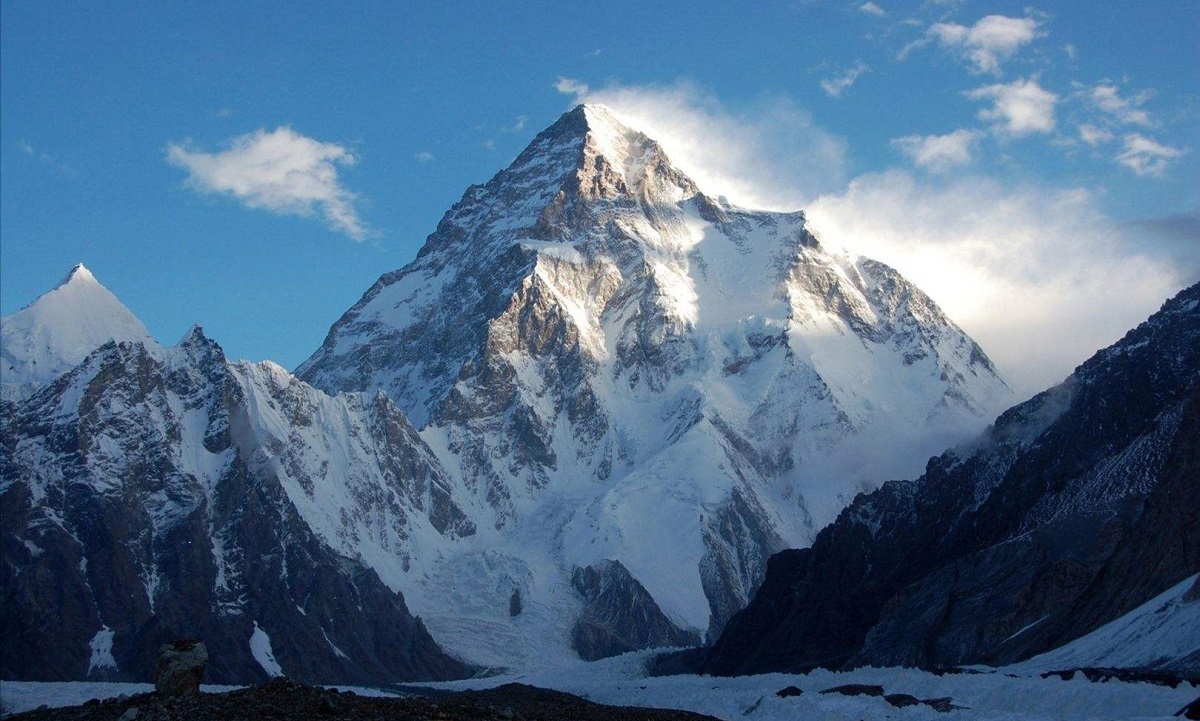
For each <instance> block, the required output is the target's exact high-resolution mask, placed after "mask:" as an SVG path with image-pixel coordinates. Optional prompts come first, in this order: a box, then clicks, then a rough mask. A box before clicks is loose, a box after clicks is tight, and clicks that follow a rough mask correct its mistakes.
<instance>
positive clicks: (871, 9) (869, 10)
mask: <svg viewBox="0 0 1200 721" xmlns="http://www.w3.org/2000/svg"><path fill="white" fill-rule="evenodd" d="M858 9H859V10H860V11H861V12H864V13H866V14H868V15H874V16H875V17H877V18H881V17H884V16H885V15H887V10H884V9H883V8H881V7H879V6H878V5H876V4H875V3H873V2H865V3H863V4H862V5H859V6H858Z"/></svg>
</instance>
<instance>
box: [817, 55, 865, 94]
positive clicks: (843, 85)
mask: <svg viewBox="0 0 1200 721" xmlns="http://www.w3.org/2000/svg"><path fill="white" fill-rule="evenodd" d="M868 70H870V68H869V67H867V64H866V63H864V62H863V61H861V60H860V61H858V62H857V63H855V64H854V66H853V67H850V68H847V69H845V70H843V71H842V72H840V73H838V74H837V75H834V76H833V77H832V78H825V79H824V80H822V81H821V89H822V90H824V91H825V93H826V94H827V95H829V96H830V97H832V98H840V97H841V96H842V93H844V92H846V89H847V88H849V87H850V86H851V85H853V84H854V81H855V80H858V76H860V75H862V74H863V73H865V72H867V71H868Z"/></svg>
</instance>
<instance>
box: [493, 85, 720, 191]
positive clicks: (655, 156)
mask: <svg viewBox="0 0 1200 721" xmlns="http://www.w3.org/2000/svg"><path fill="white" fill-rule="evenodd" d="M564 173H565V174H567V175H569V176H570V177H572V178H573V179H574V181H573V183H571V184H572V185H574V186H575V190H576V191H577V193H578V195H581V196H584V197H593V198H598V197H604V198H609V199H611V198H615V197H620V196H625V197H642V198H645V199H663V198H667V197H670V198H671V199H678V198H679V197H688V196H691V195H694V194H695V193H697V192H698V189H697V188H696V186H695V184H694V183H693V182H692V181H691V179H690V178H688V177H687V176H686V175H684V174H683V173H682V172H681V171H679V170H678V169H676V168H675V167H674V166H673V165H672V164H671V161H670V159H669V158H668V157H667V155H666V153H665V152H664V151H663V148H662V146H660V145H659V144H658V142H656V141H655V140H654V139H652V138H650V137H648V136H647V135H646V134H645V133H643V132H641V131H639V130H638V129H637V128H635V127H633V126H631V125H630V124H629V123H628V122H626V121H625V120H624V119H623V118H622V117H621V116H620V115H619V114H617V113H615V112H613V111H612V110H611V109H609V108H608V107H606V106H604V105H597V104H593V103H586V104H582V105H577V106H575V107H574V108H572V109H571V110H569V111H567V112H566V113H564V114H563V115H562V116H561V117H560V118H559V119H558V120H557V121H555V123H554V124H553V125H551V126H550V127H548V128H547V129H546V130H544V131H542V132H541V133H539V134H538V136H537V137H536V138H534V140H533V142H532V143H530V145H529V147H527V148H526V149H525V151H524V152H522V153H521V155H520V156H518V158H517V159H516V161H514V163H513V164H512V165H511V166H509V168H508V169H507V171H506V172H505V173H502V174H501V175H502V176H506V177H512V176H513V175H518V176H527V177H528V178H529V180H530V181H532V182H534V183H536V182H537V181H538V179H550V178H553V181H552V182H554V183H557V182H559V179H561V178H562V176H563V174H564Z"/></svg>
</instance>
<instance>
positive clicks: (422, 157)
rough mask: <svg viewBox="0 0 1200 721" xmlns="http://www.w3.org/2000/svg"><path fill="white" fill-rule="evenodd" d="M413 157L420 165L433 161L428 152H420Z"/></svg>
mask: <svg viewBox="0 0 1200 721" xmlns="http://www.w3.org/2000/svg"><path fill="white" fill-rule="evenodd" d="M413 157H414V158H416V159H417V162H420V163H430V162H433V159H434V156H433V153H431V152H429V151H428V150H422V151H421V152H419V153H417V154H415V155H413Z"/></svg>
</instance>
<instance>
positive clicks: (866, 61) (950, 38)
mask: <svg viewBox="0 0 1200 721" xmlns="http://www.w3.org/2000/svg"><path fill="white" fill-rule="evenodd" d="M0 33H2V37H0V55H2V57H0V61H2V62H0V112H2V122H0V159H2V161H3V162H2V163H0V210H2V213H0V273H2V281H3V282H2V283H0V309H2V312H3V313H4V314H9V313H12V312H14V311H16V310H18V309H19V308H20V307H22V306H23V305H25V304H26V303H28V302H30V301H31V300H32V299H33V298H35V297H36V296H37V295H38V294H39V293H41V292H44V291H45V290H47V289H48V288H49V287H51V286H52V285H53V284H54V283H55V282H57V280H58V279H59V278H60V277H61V276H62V275H63V274H64V273H65V272H66V271H67V270H68V269H69V267H70V266H71V265H73V264H74V263H76V262H80V261H82V262H84V263H85V264H87V265H88V267H89V268H91V269H92V271H93V272H94V273H95V274H96V276H97V277H98V278H99V279H100V280H101V282H103V283H104V284H105V285H106V286H108V287H109V288H110V289H111V290H113V292H115V293H116V294H117V295H118V296H119V297H120V298H121V299H122V300H123V301H124V302H125V303H126V305H128V306H129V307H130V308H131V309H132V310H133V311H134V312H135V313H136V314H137V315H138V316H139V317H140V318H141V319H142V320H143V321H144V322H145V323H146V325H147V326H148V327H149V329H150V330H151V332H152V333H154V334H155V335H156V336H157V337H158V338H159V339H160V340H163V341H164V342H168V343H173V342H175V340H176V339H177V338H178V337H179V336H181V335H182V334H183V333H184V332H185V331H186V330H187V328H188V327H189V326H190V325H191V323H193V322H197V321H198V322H201V323H202V324H203V325H204V326H205V328H206V330H207V331H208V332H209V333H210V335H212V336H213V337H214V338H216V339H217V340H218V341H220V342H221V343H222V345H223V346H224V347H225V348H226V350H227V352H228V353H229V355H230V356H232V357H238V358H249V359H253V360H258V359H263V358H270V359H273V360H276V361H278V362H280V363H282V364H283V365H285V366H288V367H294V366H295V365H297V364H298V363H299V362H300V361H302V360H303V359H304V358H305V357H306V356H307V355H308V354H309V353H310V352H311V351H312V350H314V349H315V348H316V347H317V346H318V345H319V344H320V342H321V341H322V339H323V337H324V335H325V333H326V331H327V330H328V327H329V325H330V324H331V323H332V322H333V321H334V320H336V319H337V318H338V316H339V315H340V314H341V313H342V312H343V311H344V310H345V309H347V308H348V307H349V306H350V305H351V304H353V303H354V302H355V301H356V300H357V299H358V297H359V296H360V295H361V294H362V292H363V291H365V290H366V289H367V288H368V287H369V286H370V284H371V283H372V282H373V281H374V280H375V279H376V278H377V277H378V276H379V275H380V274H381V273H383V272H386V271H388V270H392V269H394V268H398V267H400V266H402V265H404V264H405V263H407V262H408V261H409V260H411V259H412V258H413V256H414V255H415V254H416V252H417V250H418V248H419V247H420V245H421V243H422V242H423V240H424V238H425V236H426V235H428V233H430V232H431V231H432V230H433V228H434V226H435V225H436V223H437V221H438V219H439V218H440V217H441V215H442V213H443V212H445V210H446V209H448V208H449V206H450V205H451V204H452V203H453V202H455V201H456V200H457V199H458V198H459V197H460V196H461V194H462V192H463V191H464V190H465V189H466V187H467V185H469V184H471V183H480V182H484V181H486V180H487V179H488V178H489V177H491V175H493V174H494V173H495V172H496V171H498V170H499V169H501V168H502V167H504V166H505V165H506V164H507V163H508V162H509V161H510V160H511V159H512V158H513V157H514V156H515V155H516V153H517V152H519V151H520V149H521V148H523V147H524V145H525V144H526V143H528V142H529V140H530V139H531V138H532V137H533V135H534V134H536V132H537V131H538V130H540V129H541V128H543V127H545V126H546V125H549V124H550V123H551V122H553V121H554V119H555V118H556V117H557V116H558V115H559V114H560V113H561V112H563V111H564V110H566V109H567V108H569V107H570V106H571V105H573V104H574V103H575V102H577V101H579V100H590V101H599V102H605V103H606V104H609V105H610V106H611V107H613V108H614V109H615V110H616V111H618V113H620V114H622V115H624V116H625V117H627V118H629V119H630V120H631V121H636V123H637V124H638V125H639V126H640V127H642V129H644V130H646V131H647V132H648V133H649V134H650V135H652V136H655V137H658V139H660V140H662V141H663V142H664V145H666V147H667V150H668V153H670V154H671V155H672V157H673V158H674V159H676V160H677V161H678V162H679V163H680V164H681V165H683V166H684V169H685V170H688V171H689V172H692V173H693V174H694V175H695V176H696V178H697V180H698V181H700V183H701V186H702V187H703V188H705V189H706V190H709V191H710V192H714V193H726V194H728V195H730V197H731V198H733V199H734V200H737V201H739V202H743V203H746V204H757V205H767V206H771V207H788V208H792V207H806V208H811V209H812V217H813V219H814V224H816V225H818V226H819V227H818V230H822V229H824V231H825V234H826V235H828V236H830V237H831V238H833V237H834V236H836V238H837V239H838V240H840V241H844V244H845V245H847V246H848V247H852V248H853V249H859V250H863V251H864V252H868V253H869V254H873V255H876V256H879V257H881V258H882V259H884V260H886V261H888V262H892V263H893V264H895V265H897V267H899V268H900V269H901V270H902V271H903V272H905V273H907V274H908V275H910V277H914V279H916V280H917V282H918V283H919V284H921V285H922V286H923V287H926V288H927V290H929V291H930V292H931V293H932V294H933V295H934V297H935V299H937V300H938V301H939V302H941V303H942V304H943V306H945V307H946V308H947V310H948V311H949V312H950V313H951V315H952V316H953V317H955V318H956V319H957V320H959V322H960V323H962V324H963V325H964V326H965V327H966V328H967V330H968V331H970V332H972V333H973V334H975V335H976V336H977V337H978V338H980V340H981V342H983V343H984V346H985V349H987V350H988V351H989V352H990V353H992V355H993V356H994V357H996V358H997V359H998V361H1000V362H1001V364H1002V368H1005V369H1007V370H1009V372H1010V375H1015V376H1018V385H1028V386H1030V387H1036V386H1037V385H1038V384H1040V383H1043V382H1045V381H1047V380H1048V379H1053V378H1055V377H1057V376H1056V374H1057V375H1061V374H1062V373H1063V372H1064V369H1066V370H1069V368H1070V367H1071V365H1072V364H1073V363H1075V362H1078V361H1079V360H1082V358H1083V357H1084V356H1086V354H1087V352H1088V351H1090V350H1093V349H1094V348H1096V347H1099V345H1101V344H1103V343H1107V342H1111V341H1112V340H1114V339H1115V337H1116V336H1118V335H1119V334H1120V332H1121V331H1122V330H1123V329H1124V328H1126V327H1128V326H1129V325H1131V324H1132V323H1134V322H1136V320H1137V319H1139V318H1141V317H1144V316H1145V315H1146V314H1147V313H1148V312H1150V311H1152V310H1154V308H1156V307H1157V305H1158V303H1160V302H1161V300H1162V299H1163V298H1164V297H1165V295H1166V294H1168V293H1170V292H1173V291H1174V290H1177V289H1178V288H1179V287H1182V285H1183V284H1184V283H1187V282H1192V281H1194V280H1196V279H1198V277H1200V238H1198V235H1197V232H1198V231H1197V228H1198V227H1200V219H1198V215H1197V211H1198V208H1200V180H1198V179H1200V81H1198V79H1197V78H1198V73H1197V72H1196V70H1195V69H1196V68H1197V67H1200V50H1198V45H1200V44H1198V43H1196V41H1195V38H1196V37H1197V35H1198V33H1200V3H1195V2H1191V1H1185V0H1179V1H1177V2H1124V1H1122V2H1111V3H1110V2H1106V3H1102V4H1094V3H1080V2H1045V3H1035V4H1033V5H1028V4H1027V3H1025V2H1021V3H1015V2H984V1H983V0H963V1H962V2H953V1H949V2H947V1H943V2H938V1H935V0H928V1H926V2H891V1H887V0H876V2H861V1H858V0H855V1H854V2H841V1H835V0H821V1H817V0H810V1H805V0H798V1H795V2H779V3H768V2H763V3H756V4H754V5H753V7H749V6H735V5H734V4H728V3H644V2H630V3H622V2H608V3H586V4H585V3H533V2H526V3H483V2H479V3H455V4H450V3H434V2H429V3H403V4H402V3H383V2H379V3H336V4H335V3H295V2H289V3H255V4H247V3H225V2H203V3H134V2H124V3H94V4H82V3H56V2H45V3H43V2H30V1H18V0H14V1H12V2H5V3H4V4H3V5H0ZM659 136H662V137H659ZM231 148H232V151H231ZM264 154H265V155H270V156H271V157H273V158H275V159H276V160H283V161H286V162H288V163H294V164H295V168H296V169H297V172H298V173H299V174H300V176H301V177H302V179H303V181H304V183H303V184H302V185H303V187H296V186H295V185H289V184H288V183H280V182H277V181H278V179H272V178H270V177H264V176H263V175H262V173H263V172H265V171H263V166H261V165H256V164H255V163H256V162H259V161H261V159H262V158H263V157H264ZM272 154H274V155H272ZM268 175H269V174H268ZM1018 298H1019V299H1020V300H1019V302H1018V301H1017V300H1015V299H1018Z"/></svg>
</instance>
